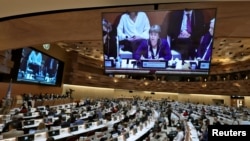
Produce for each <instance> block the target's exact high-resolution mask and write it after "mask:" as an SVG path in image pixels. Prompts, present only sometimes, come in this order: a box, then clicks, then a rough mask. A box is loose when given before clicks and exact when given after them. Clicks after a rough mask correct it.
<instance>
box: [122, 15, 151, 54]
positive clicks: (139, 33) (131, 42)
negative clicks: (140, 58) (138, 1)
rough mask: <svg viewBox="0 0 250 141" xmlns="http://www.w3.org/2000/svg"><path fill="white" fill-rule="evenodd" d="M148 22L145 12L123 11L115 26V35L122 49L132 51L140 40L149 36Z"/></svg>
mask: <svg viewBox="0 0 250 141" xmlns="http://www.w3.org/2000/svg"><path fill="white" fill-rule="evenodd" d="M149 28H150V23H149V19H148V16H147V14H146V13H145V12H126V13H124V14H123V15H122V16H121V18H120V21H119V24H118V26H117V36H118V40H119V41H120V43H121V44H123V45H124V48H123V50H124V51H130V52H134V51H135V50H136V47H137V46H138V45H139V44H140V42H141V40H143V39H148V38H149Z"/></svg>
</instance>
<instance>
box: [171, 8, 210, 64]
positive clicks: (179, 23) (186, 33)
mask: <svg viewBox="0 0 250 141" xmlns="http://www.w3.org/2000/svg"><path fill="white" fill-rule="evenodd" d="M204 26H205V24H204V16H203V13H202V11H201V10H191V9H185V10H179V11H174V12H172V13H171V14H170V19H169V27H168V32H167V33H168V36H169V37H170V38H171V49H173V50H175V51H177V52H179V53H180V54H181V59H182V60H190V59H194V58H195V55H196V53H195V50H196V49H197V47H198V45H199V42H200V37H201V36H202V35H203V33H204Z"/></svg>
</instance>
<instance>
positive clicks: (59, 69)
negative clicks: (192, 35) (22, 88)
mask: <svg viewBox="0 0 250 141" xmlns="http://www.w3.org/2000/svg"><path fill="white" fill-rule="evenodd" d="M63 65H64V63H63V62H62V61H60V60H58V59H55V58H53V57H51V56H49V55H47V54H45V53H43V52H40V51H38V50H36V49H33V48H23V49H22V50H21V59H20V64H19V66H18V73H17V79H16V81H17V82H28V83H35V84H45V85H61V77H62V73H63Z"/></svg>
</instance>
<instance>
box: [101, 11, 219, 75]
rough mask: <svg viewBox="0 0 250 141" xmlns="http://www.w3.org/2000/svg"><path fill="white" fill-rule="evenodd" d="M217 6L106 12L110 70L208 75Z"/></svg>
mask: <svg viewBox="0 0 250 141" xmlns="http://www.w3.org/2000/svg"><path fill="white" fill-rule="evenodd" d="M215 22H216V9H214V8H212V9H211V8H209V9H181V10H171V11H170V10H161V11H127V12H104V13H102V23H101V24H102V28H103V32H102V33H103V51H104V68H105V73H106V74H137V73H140V74H152V73H153V74H177V75H178V74H184V75H185V74H187V75H192V74H194V75H208V74H209V70H210V64H211V59H212V48H213V37H214V27H215Z"/></svg>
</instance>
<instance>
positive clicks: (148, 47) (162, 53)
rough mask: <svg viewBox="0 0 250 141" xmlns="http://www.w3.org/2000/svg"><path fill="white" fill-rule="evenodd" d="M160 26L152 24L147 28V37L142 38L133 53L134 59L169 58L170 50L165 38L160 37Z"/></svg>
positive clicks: (170, 55) (170, 56)
mask: <svg viewBox="0 0 250 141" xmlns="http://www.w3.org/2000/svg"><path fill="white" fill-rule="evenodd" d="M160 32H161V27H160V26H159V25H153V26H151V27H150V30H149V39H148V40H143V41H142V42H141V44H140V45H139V47H138V49H137V50H136V51H135V52H134V53H133V58H134V59H136V60H145V59H149V60H170V59H171V58H172V54H171V50H170V47H169V45H168V42H167V40H166V39H161V38H160Z"/></svg>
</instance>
